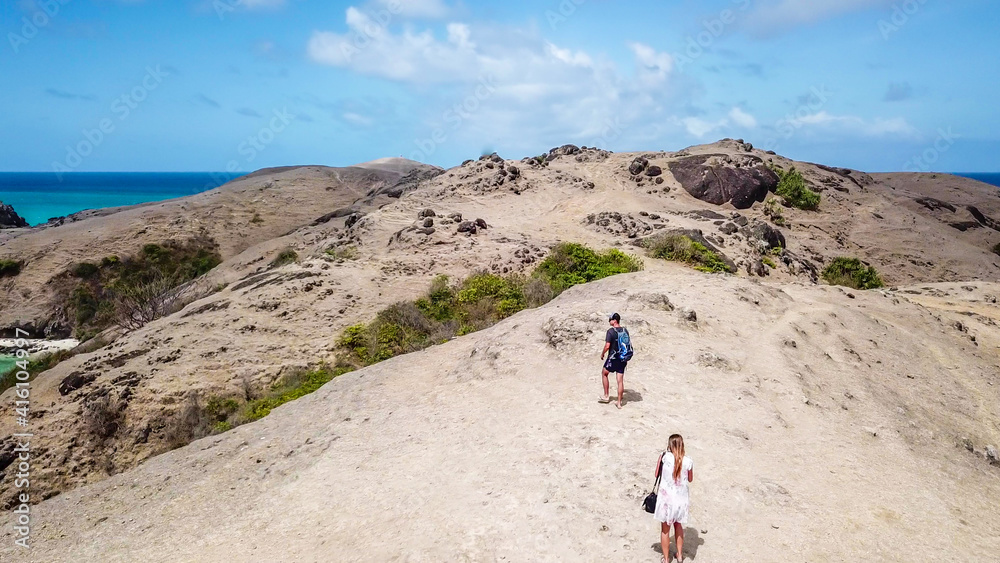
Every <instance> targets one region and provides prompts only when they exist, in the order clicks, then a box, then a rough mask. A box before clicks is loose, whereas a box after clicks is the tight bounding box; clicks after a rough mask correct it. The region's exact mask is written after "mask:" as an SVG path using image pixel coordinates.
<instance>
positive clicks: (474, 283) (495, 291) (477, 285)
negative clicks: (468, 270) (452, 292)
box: [456, 274, 524, 321]
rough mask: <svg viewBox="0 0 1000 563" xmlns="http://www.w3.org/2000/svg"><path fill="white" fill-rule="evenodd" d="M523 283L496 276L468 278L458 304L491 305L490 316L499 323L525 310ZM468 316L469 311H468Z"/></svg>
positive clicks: (511, 278)
mask: <svg viewBox="0 0 1000 563" xmlns="http://www.w3.org/2000/svg"><path fill="white" fill-rule="evenodd" d="M522 286H523V281H522V280H520V279H517V278H514V277H503V276H497V275H494V274H476V275H473V276H470V277H468V278H466V280H465V282H464V283H462V287H461V289H459V291H458V295H457V298H456V302H457V303H458V305H460V306H463V305H464V306H466V307H467V306H469V305H473V304H476V303H485V304H488V305H489V309H491V310H490V312H489V314H490V315H491V316H492V317H494V318H495V320H497V321H499V320H501V319H505V318H507V317H509V316H511V315H513V314H514V313H516V312H518V311H520V310H521V309H524V291H523V290H522ZM465 312H466V314H468V312H469V311H468V309H466V311H465Z"/></svg>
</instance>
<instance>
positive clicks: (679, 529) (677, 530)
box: [674, 522, 684, 561]
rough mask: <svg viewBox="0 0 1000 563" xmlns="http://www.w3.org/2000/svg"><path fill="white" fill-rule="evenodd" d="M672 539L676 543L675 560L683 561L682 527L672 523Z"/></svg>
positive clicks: (677, 523) (679, 524) (678, 523)
mask: <svg viewBox="0 0 1000 563" xmlns="http://www.w3.org/2000/svg"><path fill="white" fill-rule="evenodd" d="M674 537H675V539H676V541H677V560H678V561H684V525H683V524H681V523H680V522H676V523H674Z"/></svg>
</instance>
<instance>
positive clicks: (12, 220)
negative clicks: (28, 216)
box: [0, 202, 28, 229]
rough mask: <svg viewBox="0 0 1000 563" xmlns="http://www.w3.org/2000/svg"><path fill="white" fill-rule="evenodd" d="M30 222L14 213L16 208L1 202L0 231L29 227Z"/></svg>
mask: <svg viewBox="0 0 1000 563" xmlns="http://www.w3.org/2000/svg"><path fill="white" fill-rule="evenodd" d="M27 226H28V222H27V221H25V220H24V218H23V217H21V216H20V215H18V214H17V212H16V211H14V208H13V207H11V206H9V205H5V204H4V203H3V202H0V229H17V228H21V227H27Z"/></svg>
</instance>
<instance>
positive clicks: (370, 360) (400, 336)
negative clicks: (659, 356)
mask: <svg viewBox="0 0 1000 563" xmlns="http://www.w3.org/2000/svg"><path fill="white" fill-rule="evenodd" d="M641 269H642V261H641V260H639V259H638V258H636V257H634V256H629V255H627V254H624V253H622V252H621V251H618V250H609V251H607V252H604V253H597V252H594V251H593V250H591V249H589V248H587V247H585V246H581V245H578V244H562V245H559V246H557V247H556V248H555V249H553V251H552V253H551V254H550V255H549V256H548V257H547V258H546V259H545V260H544V261H543V262H542V263H541V264H540V265H539V267H538V268H537V269H536V270H535V272H534V273H533V274H532V275H531V276H530V277H524V276H520V275H509V276H501V275H497V274H490V273H477V274H473V275H471V276H469V277H468V278H466V279H465V280H463V281H462V282H461V283H459V284H458V285H454V286H453V285H452V284H450V283H449V279H448V277H447V276H438V277H437V278H435V279H434V281H433V282H432V283H431V286H430V288H429V289H428V291H427V293H426V294H425V295H424V296H423V297H421V298H420V299H417V300H416V301H413V302H402V303H396V304H394V305H392V306H390V307H388V308H386V309H384V310H382V311H381V312H379V313H378V315H376V317H375V319H374V320H372V321H371V322H370V323H367V324H356V325H353V326H350V327H347V328H346V329H344V332H343V333H342V334H341V337H340V339H339V341H338V345H339V347H340V348H341V349H342V350H344V351H345V352H346V353H347V357H348V361H349V362H350V363H351V364H352V365H357V366H364V365H371V364H374V363H377V362H381V361H383V360H387V359H389V358H391V357H393V356H397V355H399V354H406V353H409V352H415V351H417V350H422V349H424V348H427V347H428V346H432V345H434V344H440V343H442V342H445V341H447V340H450V339H451V338H454V337H455V336H461V335H463V334H468V333H470V332H475V331H477V330H482V329H484V328H487V327H489V326H492V325H494V324H496V323H497V322H499V321H501V320H503V319H505V318H507V317H509V316H511V315H513V314H515V313H517V312H518V311H521V310H523V309H525V308H527V307H538V306H541V305H544V304H545V303H547V302H549V301H551V300H552V298H553V297H555V296H556V295H557V294H558V293H559V292H560V291H562V290H564V289H566V288H567V287H570V286H572V285H575V284H578V283H585V282H588V281H593V280H596V279H600V278H603V277H607V276H610V275H614V274H620V273H625V272H635V271H638V270H641Z"/></svg>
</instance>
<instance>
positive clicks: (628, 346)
mask: <svg viewBox="0 0 1000 563" xmlns="http://www.w3.org/2000/svg"><path fill="white" fill-rule="evenodd" d="M615 332H616V333H617V334H618V352H617V353H616V355H617V356H618V359H619V360H624V361H626V362H627V361H629V360H631V359H632V354H633V350H632V339H631V338H629V336H628V329H627V328H624V327H622V329H621V330H618V329H615Z"/></svg>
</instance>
